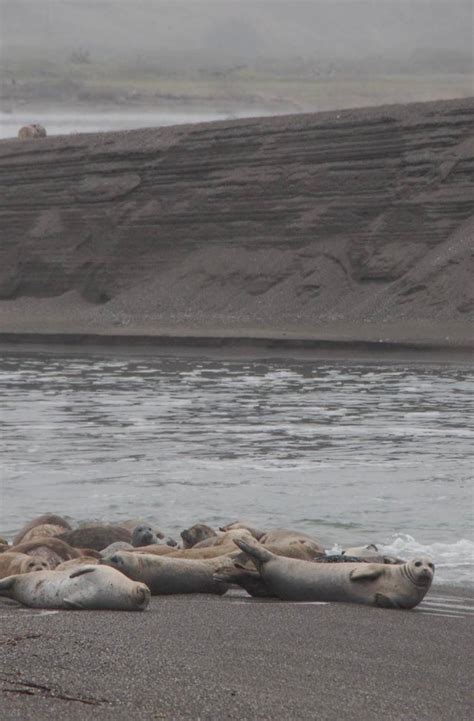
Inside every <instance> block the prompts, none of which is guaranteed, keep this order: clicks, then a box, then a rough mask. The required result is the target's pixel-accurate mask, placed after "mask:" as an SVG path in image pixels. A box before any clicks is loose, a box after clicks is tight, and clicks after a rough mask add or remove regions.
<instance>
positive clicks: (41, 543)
mask: <svg viewBox="0 0 474 721" xmlns="http://www.w3.org/2000/svg"><path fill="white" fill-rule="evenodd" d="M11 550H12V551H16V552H17V553H27V554H28V555H29V556H35V557H37V558H41V559H42V560H44V561H46V562H47V563H48V564H49V568H51V569H53V568H56V566H57V565H58V564H59V563H62V561H69V560H70V559H71V558H78V557H79V556H80V555H82V554H81V551H80V550H79V549H77V548H72V546H69V545H68V544H67V543H64V541H60V540H59V538H54V537H53V536H51V537H50V538H38V539H37V540H36V541H25V542H24V543H20V544H19V545H18V546H13V548H12V549H11Z"/></svg>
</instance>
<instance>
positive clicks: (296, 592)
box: [236, 540, 434, 609]
mask: <svg viewBox="0 0 474 721" xmlns="http://www.w3.org/2000/svg"><path fill="white" fill-rule="evenodd" d="M236 544H237V545H238V546H239V548H240V549H241V550H242V551H244V552H245V553H247V554H248V555H249V556H250V558H251V559H252V560H253V562H254V564H255V566H256V568H257V570H258V571H259V572H260V575H261V576H262V578H263V580H264V582H265V585H266V587H267V588H268V590H269V591H270V592H271V593H272V594H273V595H275V596H277V597H278V598H280V599H282V600H285V601H345V602H349V603H363V604H369V605H373V606H381V607H383V608H407V609H408V608H414V607H415V606H416V605H417V604H418V603H420V601H421V600H422V599H423V598H424V596H425V595H426V593H427V592H428V590H429V588H430V586H431V582H432V580H433V576H434V564H433V563H432V561H431V560H430V559H428V558H415V559H413V560H411V561H408V562H407V563H404V564H401V565H387V564H382V563H329V564H327V563H308V562H307V561H299V560H296V559H293V558H283V557H282V556H276V555H275V554H274V553H272V552H271V551H269V550H268V549H267V548H265V547H264V546H262V545H261V544H260V543H258V541H252V542H249V541H247V540H245V541H241V540H237V541H236Z"/></svg>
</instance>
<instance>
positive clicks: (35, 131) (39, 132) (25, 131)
mask: <svg viewBox="0 0 474 721" xmlns="http://www.w3.org/2000/svg"><path fill="white" fill-rule="evenodd" d="M18 137H19V138H20V140H28V139H29V138H45V137H46V129H45V128H44V127H43V126H42V125H40V124H39V123H30V125H24V126H23V127H22V128H20V130H19V131H18Z"/></svg>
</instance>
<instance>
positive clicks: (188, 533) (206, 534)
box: [180, 523, 217, 548]
mask: <svg viewBox="0 0 474 721" xmlns="http://www.w3.org/2000/svg"><path fill="white" fill-rule="evenodd" d="M180 535H181V538H182V540H183V548H192V547H193V546H195V545H196V543H201V541H205V540H206V538H212V537H214V536H217V533H216V532H215V530H214V529H213V528H211V527H210V526H206V524H205V523H195V524H194V526H191V527H190V528H185V529H184V531H181V534H180Z"/></svg>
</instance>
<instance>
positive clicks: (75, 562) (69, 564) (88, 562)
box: [54, 556, 100, 571]
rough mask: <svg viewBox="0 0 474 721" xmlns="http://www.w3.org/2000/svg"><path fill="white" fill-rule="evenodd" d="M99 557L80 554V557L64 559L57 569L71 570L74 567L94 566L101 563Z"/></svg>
mask: <svg viewBox="0 0 474 721" xmlns="http://www.w3.org/2000/svg"><path fill="white" fill-rule="evenodd" d="M99 560H100V559H99V558H96V557H95V556H79V558H71V560H70V561H63V562H62V563H59V564H58V565H57V566H56V568H55V569H54V570H55V571H70V570H72V569H73V568H78V567H79V566H94V565H96V564H98V563H99Z"/></svg>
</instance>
